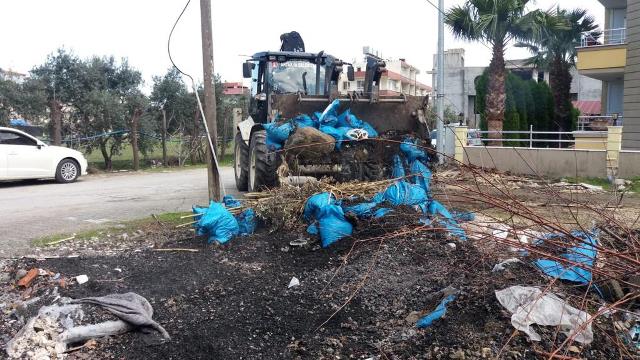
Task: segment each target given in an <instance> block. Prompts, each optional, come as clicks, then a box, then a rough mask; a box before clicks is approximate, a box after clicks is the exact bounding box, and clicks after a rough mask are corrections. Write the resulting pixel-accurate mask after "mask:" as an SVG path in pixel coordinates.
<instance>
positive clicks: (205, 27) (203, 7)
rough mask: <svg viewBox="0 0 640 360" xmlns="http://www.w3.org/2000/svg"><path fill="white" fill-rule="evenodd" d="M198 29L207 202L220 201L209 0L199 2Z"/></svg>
mask: <svg viewBox="0 0 640 360" xmlns="http://www.w3.org/2000/svg"><path fill="white" fill-rule="evenodd" d="M200 28H201V33H202V70H203V72H204V112H205V117H206V121H207V127H208V128H209V137H210V139H209V141H210V143H211V145H212V146H208V147H207V170H208V171H207V174H208V185H209V200H214V201H220V170H219V169H218V162H217V160H216V159H215V158H214V157H215V156H216V155H215V149H217V148H218V146H217V142H218V127H217V121H216V90H215V87H214V85H213V34H212V32H213V31H212V26H211V0H200ZM196 91H197V90H196ZM212 152H214V153H212Z"/></svg>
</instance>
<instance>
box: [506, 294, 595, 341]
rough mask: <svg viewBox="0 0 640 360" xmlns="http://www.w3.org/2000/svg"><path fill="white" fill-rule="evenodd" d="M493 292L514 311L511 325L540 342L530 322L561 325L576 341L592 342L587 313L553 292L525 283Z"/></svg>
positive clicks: (562, 329)
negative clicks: (524, 284)
mask: <svg viewBox="0 0 640 360" xmlns="http://www.w3.org/2000/svg"><path fill="white" fill-rule="evenodd" d="M495 293H496V298H497V299H498V301H499V302H500V304H502V306H504V307H505V308H506V309H507V310H509V312H510V313H512V314H513V315H512V316H511V324H512V325H513V327H514V328H516V329H517V330H520V331H522V332H524V333H525V334H527V335H529V338H531V340H533V341H540V340H541V337H540V335H539V334H538V333H537V332H536V331H535V330H534V329H533V328H532V327H531V325H532V324H537V325H542V326H560V331H562V332H563V333H564V334H565V335H567V336H568V337H573V338H574V339H575V341H578V342H580V343H583V344H589V343H591V342H592V341H593V331H592V329H591V323H590V322H588V320H589V318H590V316H589V314H587V313H586V312H584V311H581V310H578V309H576V308H574V307H573V306H571V305H569V304H567V303H566V302H565V301H564V300H562V299H560V298H559V297H557V296H556V295H555V294H552V293H543V292H542V291H541V290H540V289H538V288H535V287H527V286H512V287H509V288H506V289H503V290H496V292H495Z"/></svg>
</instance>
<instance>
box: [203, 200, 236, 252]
mask: <svg viewBox="0 0 640 360" xmlns="http://www.w3.org/2000/svg"><path fill="white" fill-rule="evenodd" d="M193 213H194V214H202V216H200V218H199V219H198V222H197V223H196V224H195V228H196V233H197V234H198V235H208V236H209V240H208V241H209V243H211V242H213V241H217V242H219V243H221V244H224V243H226V242H227V241H229V240H230V239H231V238H232V237H234V236H236V235H238V232H239V231H240V230H239V227H238V221H237V220H236V218H235V217H233V215H232V214H231V213H230V212H229V210H227V208H225V206H224V205H223V204H222V203H217V202H214V201H212V202H211V203H210V204H209V207H208V208H198V207H193Z"/></svg>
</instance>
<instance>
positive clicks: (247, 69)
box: [242, 62, 254, 79]
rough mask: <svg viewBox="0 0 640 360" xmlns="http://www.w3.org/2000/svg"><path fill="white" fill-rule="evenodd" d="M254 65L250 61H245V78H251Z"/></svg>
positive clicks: (243, 73)
mask: <svg viewBox="0 0 640 360" xmlns="http://www.w3.org/2000/svg"><path fill="white" fill-rule="evenodd" d="M253 66H254V65H253V63H250V62H245V63H243V64H242V76H243V77H244V78H245V79H249V78H250V77H251V73H252V70H253Z"/></svg>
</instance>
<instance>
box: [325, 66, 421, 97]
mask: <svg viewBox="0 0 640 360" xmlns="http://www.w3.org/2000/svg"><path fill="white" fill-rule="evenodd" d="M385 63H386V66H385V69H386V70H385V71H384V72H383V73H382V76H381V77H380V84H379V85H380V95H399V94H406V95H417V96H425V95H428V94H430V93H431V87H430V86H428V85H425V84H423V83H421V82H420V81H418V75H419V74H420V70H419V69H418V68H416V67H415V66H413V65H410V64H409V63H407V61H406V59H402V58H401V59H391V60H389V59H385ZM353 67H354V70H355V80H354V81H348V80H347V77H346V74H344V73H343V74H342V76H341V77H340V80H339V82H338V86H339V87H338V89H339V91H340V92H341V93H343V94H345V93H347V92H348V91H364V77H365V71H366V65H365V63H364V62H356V63H354V64H353Z"/></svg>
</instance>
